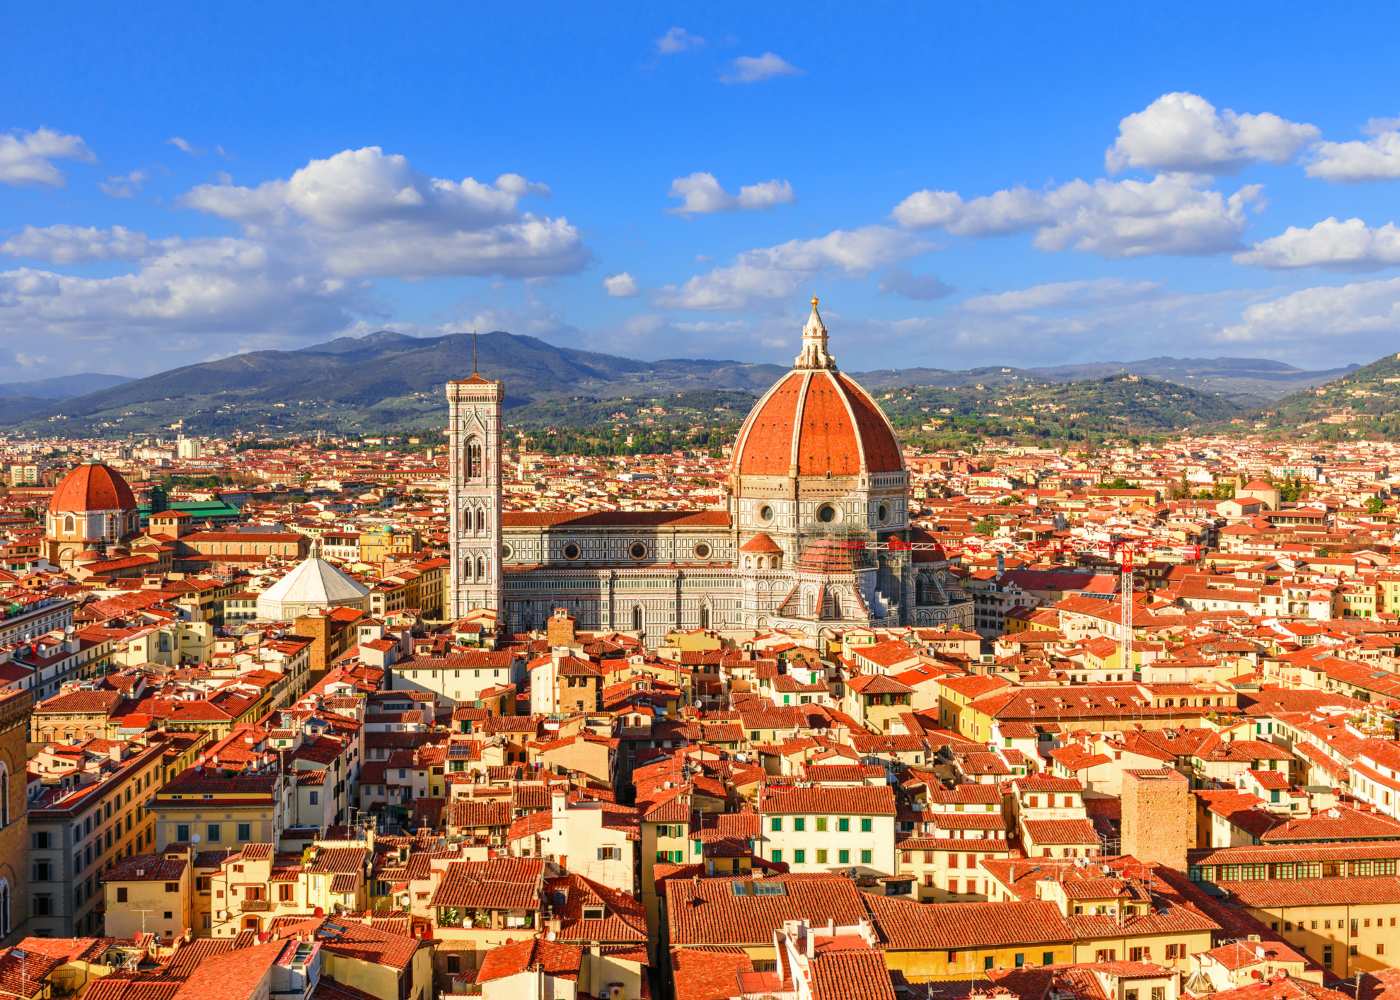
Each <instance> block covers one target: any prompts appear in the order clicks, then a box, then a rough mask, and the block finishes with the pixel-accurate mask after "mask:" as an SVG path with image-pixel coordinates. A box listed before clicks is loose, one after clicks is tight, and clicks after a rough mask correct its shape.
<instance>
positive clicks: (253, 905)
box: [242, 899, 272, 913]
mask: <svg viewBox="0 0 1400 1000" xmlns="http://www.w3.org/2000/svg"><path fill="white" fill-rule="evenodd" d="M242 908H243V912H244V913H266V912H267V911H268V910H270V909H272V901H271V900H269V899H245V900H244V901H243V907H242Z"/></svg>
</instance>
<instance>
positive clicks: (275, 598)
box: [257, 552, 369, 621]
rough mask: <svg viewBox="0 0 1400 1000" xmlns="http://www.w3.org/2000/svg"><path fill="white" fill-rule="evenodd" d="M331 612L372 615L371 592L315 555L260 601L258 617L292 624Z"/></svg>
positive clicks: (261, 595)
mask: <svg viewBox="0 0 1400 1000" xmlns="http://www.w3.org/2000/svg"><path fill="white" fill-rule="evenodd" d="M330 608H357V609H359V610H360V611H368V610H369V588H368V587H366V586H365V585H364V584H362V583H361V582H360V581H359V580H356V579H355V578H354V577H352V576H350V575H349V574H347V573H345V572H343V571H341V570H339V569H337V568H336V567H334V566H332V565H331V564H330V563H328V562H326V561H325V560H324V559H322V558H321V557H320V556H319V555H317V554H316V553H314V552H313V553H312V554H311V555H309V556H307V558H306V559H304V560H302V561H301V562H300V563H298V564H297V565H296V566H295V567H294V568H293V569H292V570H291V571H289V572H288V573H287V575H286V576H284V577H282V578H281V579H280V580H278V581H277V582H276V583H274V584H273V585H272V586H270V587H268V588H267V589H266V590H264V591H263V592H262V593H261V594H259V595H258V600H257V612H258V617H259V618H261V619H263V620H265V621H291V620H292V619H294V618H299V617H301V616H302V615H306V614H310V613H311V612H313V611H326V610H329V609H330Z"/></svg>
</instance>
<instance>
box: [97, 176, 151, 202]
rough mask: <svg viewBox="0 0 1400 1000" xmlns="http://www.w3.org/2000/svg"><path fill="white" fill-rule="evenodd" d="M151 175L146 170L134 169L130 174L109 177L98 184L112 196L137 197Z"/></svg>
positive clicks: (105, 192) (104, 191)
mask: <svg viewBox="0 0 1400 1000" xmlns="http://www.w3.org/2000/svg"><path fill="white" fill-rule="evenodd" d="M149 176H150V175H149V174H147V173H146V171H144V170H133V171H132V172H131V173H129V174H120V175H118V176H116V177H108V178H107V179H106V180H105V181H101V182H100V183H99V184H98V185H97V186H98V187H99V188H101V189H102V193H103V194H105V195H107V196H108V197H111V198H135V197H136V195H137V194H138V193H139V192H140V191H141V187H142V185H144V184H145V183H146V181H147V179H148V178H149Z"/></svg>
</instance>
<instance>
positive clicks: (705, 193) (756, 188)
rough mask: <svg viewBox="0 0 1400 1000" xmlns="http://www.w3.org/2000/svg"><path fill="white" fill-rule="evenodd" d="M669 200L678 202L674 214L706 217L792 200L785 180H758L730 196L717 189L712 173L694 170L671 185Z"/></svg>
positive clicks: (718, 187) (715, 179)
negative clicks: (675, 199)
mask: <svg viewBox="0 0 1400 1000" xmlns="http://www.w3.org/2000/svg"><path fill="white" fill-rule="evenodd" d="M671 197H672V198H679V199H680V200H681V203H680V204H679V205H677V206H675V207H674V208H672V209H671V211H672V212H675V213H676V214H677V215H705V214H709V213H713V212H733V211H738V210H758V209H765V208H772V207H773V206H774V205H787V204H791V202H792V201H793V193H792V185H791V184H789V183H788V182H787V181H784V180H771V181H760V182H759V183H757V184H746V185H744V186H743V187H741V188H739V193H738V194H737V195H732V194H730V193H729V192H728V191H726V190H724V188H723V187H721V186H720V183H719V180H718V179H717V178H716V177H715V175H714V174H711V173H706V172H705V171H702V170H697V171H696V172H695V173H693V174H687V175H686V176H685V177H677V178H676V179H675V180H673V181H672V182H671Z"/></svg>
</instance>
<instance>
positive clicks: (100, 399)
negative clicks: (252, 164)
mask: <svg viewBox="0 0 1400 1000" xmlns="http://www.w3.org/2000/svg"><path fill="white" fill-rule="evenodd" d="M474 355H475V356H476V357H477V358H478V363H479V366H480V369H481V371H482V372H484V373H485V374H487V375H489V376H491V377H492V378H499V379H502V380H503V381H504V382H505V384H506V406H507V408H508V409H509V410H510V417H509V420H510V422H512V423H514V424H517V425H519V426H522V427H533V428H539V427H542V426H545V425H546V424H550V425H554V426H559V425H564V426H568V427H570V428H573V427H574V424H573V423H570V422H571V421H573V422H582V423H583V424H584V425H587V424H588V423H589V422H596V421H598V420H601V419H603V418H604V417H606V418H607V419H609V420H612V421H613V422H614V423H616V422H617V420H618V419H619V412H618V411H619V408H618V406H617V405H615V404H616V402H618V401H622V400H628V401H630V402H629V404H628V406H627V407H624V408H623V412H624V414H625V411H627V410H635V409H636V408H637V404H639V403H641V402H647V401H662V402H663V403H664V401H666V400H667V399H671V400H675V399H678V398H684V399H685V400H686V401H687V402H686V404H685V406H684V407H682V409H683V410H685V411H686V418H687V419H693V417H694V413H693V412H691V411H692V410H693V411H695V412H698V413H701V414H703V413H704V412H705V411H706V409H708V408H710V407H707V405H706V403H705V394H706V393H711V394H718V395H716V397H715V398H716V399H718V400H721V402H722V404H723V413H722V414H721V416H723V417H724V418H725V420H726V421H727V420H728V418H729V416H730V411H731V410H732V411H735V412H738V413H739V414H740V415H742V412H743V411H744V410H745V409H746V408H747V403H748V401H750V400H751V399H752V398H753V397H754V396H756V395H757V394H758V393H761V392H762V391H763V390H765V389H767V388H768V386H770V385H771V384H772V383H773V382H774V381H775V380H776V379H777V378H778V376H779V375H781V374H782V372H784V371H785V370H786V368H785V367H784V366H780V365H774V364H755V363H747V362H740V361H712V360H701V359H687V358H672V359H665V360H661V361H639V360H636V359H632V358H624V357H618V356H614V355H609V354H602V353H597V352H591V351H581V350H575V349H573V348H568V347H561V346H558V345H555V344H550V343H546V342H545V341H543V340H539V339H538V338H535V337H529V336H521V335H516V334H510V333H505V332H502V331H496V332H493V333H488V334H483V335H482V336H481V337H480V338H479V340H477V342H476V344H475V345H474V344H473V337H472V336H471V335H469V334H460V333H458V334H447V335H444V336H439V337H411V336H407V335H405V334H400V333H393V332H389V331H382V332H379V333H372V334H369V335H368V336H365V337H342V338H338V339H336V340H332V341H329V342H327V343H323V344H316V345H313V346H310V347H306V348H302V349H300V350H293V351H254V352H250V353H245V354H238V355H233V356H230V357H227V358H221V359H218V360H215V361H207V362H203V363H200V364H194V365H186V366H183V367H180V368H174V369H171V370H169V371H164V372H160V373H157V374H155V375H150V376H147V377H145V378H138V379H122V378H121V377H120V376H107V375H82V376H68V377H66V378H65V379H51V380H45V382H42V383H37V382H36V383H11V384H8V385H0V426H3V427H8V428H10V429H11V430H13V431H20V432H27V433H36V434H55V433H61V434H65V435H69V434H71V435H79V434H97V435H126V434H142V433H152V432H156V431H160V430H164V429H169V428H172V427H180V428H182V429H183V430H184V431H186V432H188V433H199V434H224V433H230V432H234V431H251V432H258V433H278V432H292V433H295V432H305V431H310V430H316V429H326V430H330V431H341V432H352V433H360V432H377V431H395V430H408V429H419V430H431V429H436V428H438V427H440V426H441V424H442V421H443V415H444V412H445V401H444V398H443V390H442V387H443V383H444V382H446V381H448V380H450V379H453V378H460V377H462V376H463V375H465V374H467V373H469V372H470V371H471V370H472V364H473V357H474ZM1397 365H1400V362H1397ZM1360 371H1363V369H1358V368H1357V366H1350V367H1347V368H1337V369H1330V370H1327V371H1306V370H1303V369H1299V368H1295V367H1292V366H1289V365H1286V364H1283V363H1280V362H1276V361H1268V360H1261V359H1255V358H1171V357H1156V358H1148V359H1144V360H1141V361H1127V362H1093V363H1086V364H1071V365H1055V366H1046V367H1030V368H1011V367H981V368H973V369H965V370H955V369H939V368H911V369H903V370H893V369H885V370H877V371H868V372H857V373H854V374H855V377H856V378H857V379H859V380H860V381H861V382H862V384H864V385H865V386H866V387H867V388H868V389H870V390H871V391H872V392H876V393H878V394H880V395H881V396H882V401H885V400H896V401H897V399H902V398H904V397H903V396H898V397H897V396H896V395H892V394H891V391H892V390H896V389H898V390H908V389H913V390H924V391H925V392H926V393H927V392H931V391H933V390H947V391H951V392H953V393H954V395H953V396H945V397H938V396H937V395H936V394H935V395H934V396H929V397H928V398H923V399H920V400H918V401H915V400H913V398H912V397H911V398H909V399H906V400H905V402H906V403H908V404H909V405H912V406H915V407H924V408H925V409H924V410H922V411H919V412H929V411H930V410H944V409H947V410H949V412H950V413H951V414H954V415H962V416H963V417H964V418H966V417H970V416H971V415H972V414H973V411H974V410H975V411H977V412H981V409H983V408H986V407H987V406H989V405H990V403H991V402H993V401H995V400H997V399H1000V401H1001V403H1000V405H1001V406H1002V409H1003V410H1005V409H1006V407H1008V406H1014V404H1015V403H1016V401H1017V399H1022V398H1023V399H1024V400H1029V401H1031V402H1034V403H1035V404H1036V405H1041V406H1042V407H1043V416H1042V419H1043V420H1050V421H1051V422H1052V423H1053V420H1054V419H1056V418H1054V417H1053V414H1055V413H1057V412H1063V414H1064V415H1065V416H1064V417H1061V418H1059V419H1065V418H1067V417H1069V416H1076V415H1077V416H1079V417H1081V418H1082V417H1083V416H1084V415H1085V414H1086V413H1089V411H1094V412H1095V413H1097V414H1099V415H1101V416H1104V417H1105V418H1106V420H1104V421H1097V423H1096V424H1095V425H1096V426H1098V425H1100V424H1101V425H1102V426H1103V428H1104V429H1105V431H1107V429H1109V428H1112V427H1114V426H1117V427H1119V428H1120V429H1127V430H1133V429H1139V428H1140V429H1142V430H1146V431H1153V430H1158V431H1160V430H1165V429H1179V428H1180V427H1182V426H1187V425H1188V423H1183V421H1187V422H1189V424H1190V425H1194V424H1196V423H1199V422H1201V421H1219V420H1225V419H1230V418H1231V417H1238V416H1245V415H1252V414H1255V413H1256V412H1258V413H1268V412H1279V413H1282V412H1285V409H1286V408H1287V407H1292V408H1293V409H1288V410H1287V412H1294V410H1295V409H1296V408H1297V405H1299V404H1294V403H1292V402H1288V401H1290V400H1293V399H1294V398H1295V396H1298V395H1299V394H1301V395H1302V396H1304V397H1307V398H1313V399H1316V398H1320V397H1315V396H1308V393H1309V392H1310V391H1314V390H1315V389H1316V388H1317V387H1319V386H1324V385H1328V384H1333V383H1335V382H1336V380H1338V379H1347V378H1355V377H1356V375H1357V373H1358V372H1360ZM1054 386H1072V387H1074V388H1073V389H1072V390H1068V391H1067V390H1054V389H1053V388H1052V387H1054ZM1171 386H1176V387H1181V388H1182V389H1184V390H1189V395H1186V396H1183V395H1182V394H1181V393H1176V392H1173V391H1168V390H1167V389H1165V388H1164V387H1171ZM697 394H698V395H697ZM906 395H907V394H906ZM1149 395H1150V396H1151V397H1152V399H1153V400H1155V402H1152V401H1149V400H1148V396H1149ZM1057 400H1058V401H1057ZM886 405H890V404H889V403H887V404H886ZM1086 407H1087V410H1086ZM1164 407H1165V408H1164ZM662 409H663V410H664V409H665V407H664V406H663V407H662ZM895 409H899V407H898V406H896V407H895ZM1149 410H1151V411H1152V412H1153V416H1152V418H1151V419H1145V415H1146V414H1147V413H1148V411H1149ZM1159 411H1160V412H1159ZM901 412H902V411H901ZM1008 412H1009V411H1008ZM1173 412H1175V413H1177V414H1178V416H1177V418H1176V419H1175V421H1173V420H1172V419H1171V414H1172V413H1173ZM1139 416H1144V419H1143V420H1141V421H1138V419H1137V417H1139ZM1107 418H1111V419H1107ZM897 422H904V423H908V424H917V425H918V426H925V425H928V424H930V423H933V424H937V423H938V422H939V421H938V420H932V421H930V420H927V419H923V418H922V417H919V416H918V414H917V413H915V412H914V411H910V412H909V413H907V414H904V415H903V417H902V418H901V420H900V421H897Z"/></svg>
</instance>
